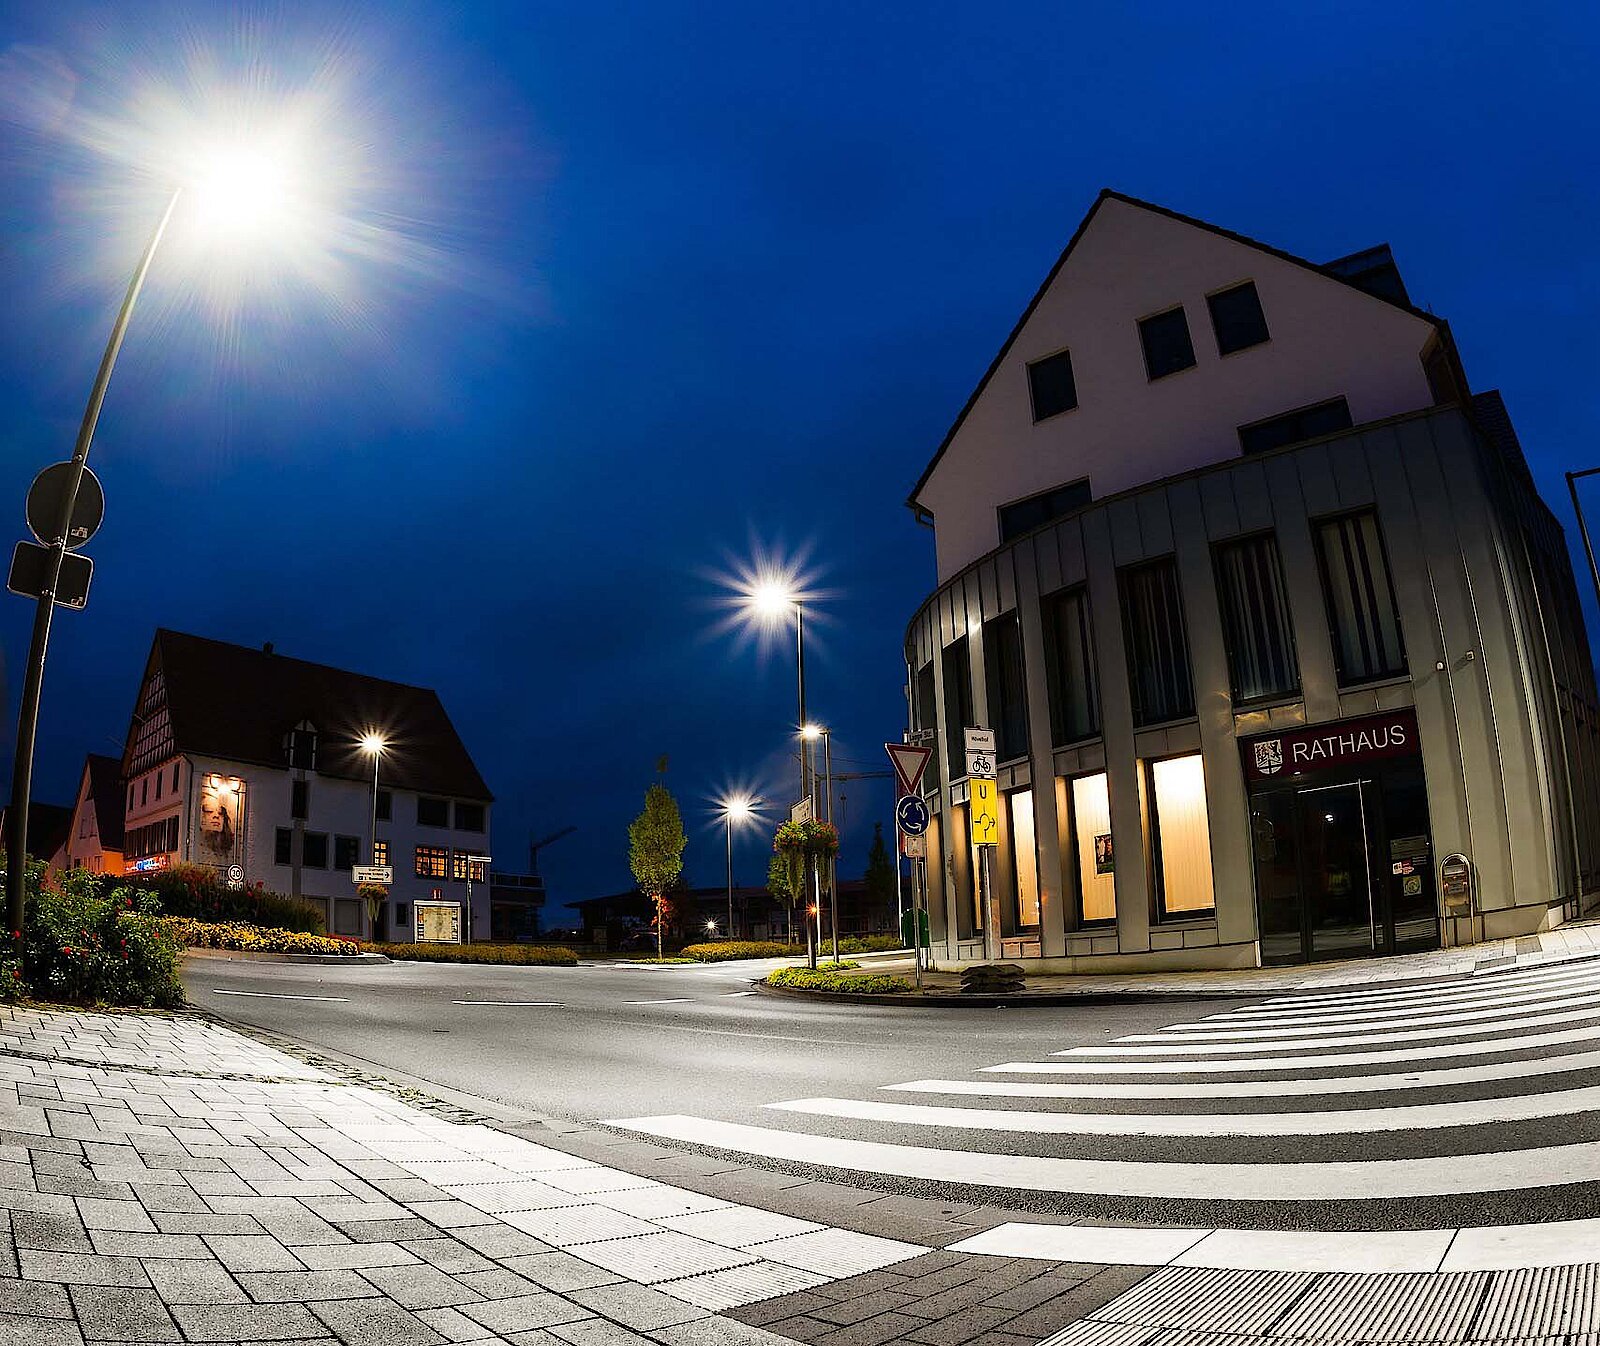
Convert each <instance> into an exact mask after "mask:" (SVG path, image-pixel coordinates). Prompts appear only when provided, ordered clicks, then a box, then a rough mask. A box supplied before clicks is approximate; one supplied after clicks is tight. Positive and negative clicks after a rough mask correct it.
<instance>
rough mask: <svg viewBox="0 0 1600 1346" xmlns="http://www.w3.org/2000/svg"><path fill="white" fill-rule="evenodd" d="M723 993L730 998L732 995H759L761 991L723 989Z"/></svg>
mask: <svg viewBox="0 0 1600 1346" xmlns="http://www.w3.org/2000/svg"><path fill="white" fill-rule="evenodd" d="M723 994H724V995H726V996H728V997H730V998H733V997H737V996H742V995H760V994H761V992H759V991H724V992H723Z"/></svg>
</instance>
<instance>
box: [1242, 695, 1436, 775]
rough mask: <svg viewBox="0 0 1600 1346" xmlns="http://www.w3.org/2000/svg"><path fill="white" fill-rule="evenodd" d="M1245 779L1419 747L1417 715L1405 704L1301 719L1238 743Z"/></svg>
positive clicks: (1360, 761) (1403, 753)
mask: <svg viewBox="0 0 1600 1346" xmlns="http://www.w3.org/2000/svg"><path fill="white" fill-rule="evenodd" d="M1239 751H1240V754H1241V755H1242V756H1243V758H1244V775H1245V779H1246V780H1247V781H1252V782H1254V781H1271V780H1278V779H1284V778H1292V777H1298V776H1304V775H1306V774H1308V773H1310V772H1314V771H1332V770H1337V769H1339V768H1341V767H1348V766H1363V765H1365V764H1367V763H1369V762H1377V761H1382V760H1383V759H1384V758H1388V757H1409V756H1412V755H1414V754H1416V753H1417V752H1419V751H1420V746H1419V743H1418V740H1417V716H1416V712H1415V711H1413V710H1410V709H1409V708H1408V709H1406V710H1394V711H1389V712H1387V713H1386V714H1383V715H1366V716H1363V717H1362V718H1360V719H1357V720H1337V721H1335V722H1334V723H1332V724H1316V725H1306V726H1303V727H1301V728H1298V729H1286V730H1284V731H1282V732H1281V733H1277V734H1263V735H1261V736H1260V737H1259V738H1251V739H1243V740H1241V741H1240V743H1239Z"/></svg>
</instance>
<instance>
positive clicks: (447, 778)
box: [152, 630, 493, 802]
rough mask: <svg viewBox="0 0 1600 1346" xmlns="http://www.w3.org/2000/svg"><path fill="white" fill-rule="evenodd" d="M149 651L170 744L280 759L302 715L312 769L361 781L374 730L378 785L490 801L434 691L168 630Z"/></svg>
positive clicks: (368, 770) (249, 758) (367, 770)
mask: <svg viewBox="0 0 1600 1346" xmlns="http://www.w3.org/2000/svg"><path fill="white" fill-rule="evenodd" d="M152 655H153V662H158V663H159V665H160V667H161V670H162V672H163V674H164V676H165V679H166V695H167V711H168V714H169V715H170V716H171V719H172V734H173V741H174V744H175V746H176V748H177V750H178V751H179V752H186V753H198V754H204V755H206V756H211V757H223V758H231V759H233V760H234V761H239V762H252V763H257V764H261V765H265V766H280V767H281V766H283V765H284V761H285V759H284V736H285V735H286V734H287V733H289V731H290V730H292V729H293V728H294V727H295V726H296V725H298V724H300V723H301V722H302V721H308V722H310V723H311V724H312V725H314V726H315V727H316V730H317V774H318V775H319V776H337V777H342V778H344V779H347V780H370V779H371V778H372V759H371V758H370V757H369V756H367V755H366V754H365V753H363V752H362V751H361V750H360V748H359V747H358V746H357V745H358V744H359V741H360V739H361V738H362V736H363V735H364V734H367V733H369V732H374V731H375V732H377V733H380V734H382V735H383V736H384V738H385V739H386V740H387V742H388V746H387V747H386V748H385V750H384V753H383V762H382V770H381V772H380V777H381V781H382V783H383V784H384V785H387V786H391V787H393V788H394V789H397V790H415V791H419V792H421V793H423V794H436V795H451V796H454V797H455V798H458V799H476V800H483V801H485V802H488V801H490V800H492V799H493V796H492V795H491V794H490V793H489V787H488V786H487V785H485V784H484V781H483V777H482V776H480V775H479V774H478V768H477V767H476V766H474V765H473V762H472V758H471V757H470V756H469V755H468V753H467V749H466V746H465V745H464V744H463V743H462V742H461V737H460V735H458V734H457V733H456V730H455V726H454V725H453V724H451V723H450V717H449V716H448V715H446V714H445V710H444V706H443V705H442V704H441V703H440V701H439V697H438V694H437V693H435V692H433V691H431V690H429V689H428V688H426V687H408V686H406V685H405V684H404V683H399V682H387V681H385V680H384V679H382V678H370V677H367V676H366V675H365V674H362V673H350V672H347V671H346V670H344V669H340V668H329V667H327V665H325V664H312V663H307V662H306V661H305V660H303V659H291V658H289V657H288V656H286V655H282V654H274V653H269V652H268V651H266V650H261V649H251V648H248V647H246V646H243V645H229V644H227V643H226V642H224V641H220V640H208V639H206V638H205V637H203V636H189V635H184V634H182V633H181V632H178V631H167V630H158V631H157V632H156V639H155V649H154V651H153V652H152Z"/></svg>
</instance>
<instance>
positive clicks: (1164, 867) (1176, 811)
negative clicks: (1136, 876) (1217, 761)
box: [1148, 753, 1216, 917]
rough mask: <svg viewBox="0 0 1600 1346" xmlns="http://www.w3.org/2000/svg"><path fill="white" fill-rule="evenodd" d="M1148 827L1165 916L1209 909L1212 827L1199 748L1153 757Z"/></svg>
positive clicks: (1158, 895) (1213, 902)
mask: <svg viewBox="0 0 1600 1346" xmlns="http://www.w3.org/2000/svg"><path fill="white" fill-rule="evenodd" d="M1148 780H1149V783H1150V830H1151V836H1152V839H1153V841H1154V850H1155V878H1156V910H1157V911H1158V912H1159V913H1160V914H1161V915H1162V916H1178V917H1183V916H1192V915H1194V914H1195V913H1196V912H1207V911H1211V910H1212V909H1213V908H1214V907H1215V906H1216V898H1215V896H1214V895H1213V892H1212V887H1211V828H1210V825H1209V823H1208V822H1207V819H1206V774H1205V769H1204V767H1203V766H1202V765H1201V762H1200V754H1199V753H1195V754H1193V755H1191V756H1188V757H1168V758H1165V759H1163V760H1162V761H1159V762H1152V763H1150V770H1149V775H1148Z"/></svg>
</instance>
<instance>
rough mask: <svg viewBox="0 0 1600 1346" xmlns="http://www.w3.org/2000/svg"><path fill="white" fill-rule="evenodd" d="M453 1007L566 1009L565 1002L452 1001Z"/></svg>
mask: <svg viewBox="0 0 1600 1346" xmlns="http://www.w3.org/2000/svg"><path fill="white" fill-rule="evenodd" d="M450 1003H451V1004H452V1005H522V1006H529V1007H533V1006H544V1007H546V1008H549V1009H565V1008H566V1001H564V1000H452V1001H451V1002H450Z"/></svg>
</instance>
